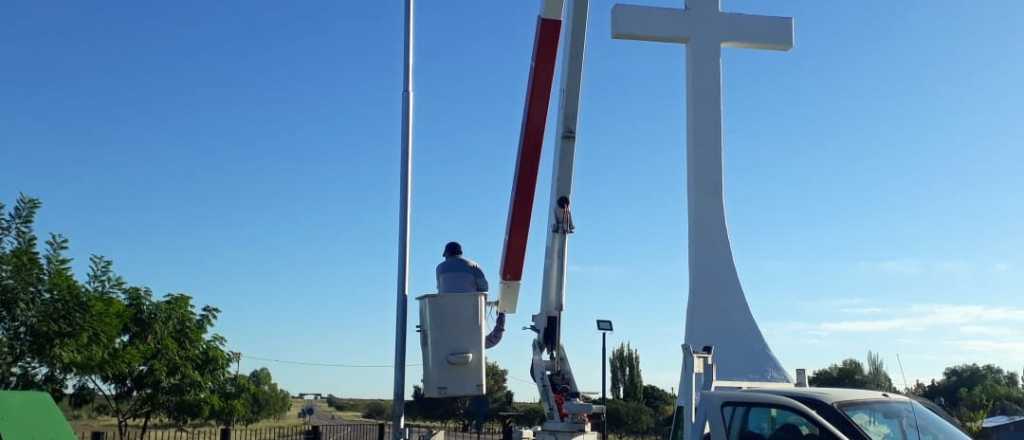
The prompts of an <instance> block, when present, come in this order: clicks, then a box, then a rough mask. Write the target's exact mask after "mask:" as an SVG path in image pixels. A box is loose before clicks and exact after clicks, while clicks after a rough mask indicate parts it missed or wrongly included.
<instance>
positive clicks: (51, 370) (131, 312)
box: [0, 194, 289, 438]
mask: <svg viewBox="0 0 1024 440" xmlns="http://www.w3.org/2000/svg"><path fill="white" fill-rule="evenodd" d="M41 206H42V204H41V203H40V202H39V200H37V199H34V198H31V197H28V196H26V195H24V194H22V195H20V196H19V197H18V200H17V202H16V203H15V206H14V208H13V209H11V210H10V212H7V210H6V207H5V206H4V205H3V204H0V389H43V390H47V391H49V392H50V393H51V394H52V395H53V396H54V398H55V399H56V400H57V401H59V402H62V403H64V404H66V405H68V406H70V407H74V408H79V409H86V408H87V409H88V412H89V413H93V412H95V413H99V414H105V415H110V416H113V417H114V418H116V420H117V423H118V428H119V434H120V435H121V436H122V438H123V436H124V435H125V434H126V432H127V427H128V423H129V421H141V422H142V423H141V425H142V431H141V433H140V438H144V436H145V433H146V430H147V428H148V426H149V422H150V421H151V420H153V419H155V418H162V419H167V420H169V421H171V422H174V423H177V424H185V423H188V422H190V421H193V420H209V419H210V418H211V414H213V413H215V412H216V411H228V412H231V411H234V414H235V416H232V417H230V420H238V419H239V417H242V416H243V415H240V414H241V413H239V408H238V407H237V405H236V407H235V408H233V409H230V408H228V407H229V406H231V405H229V404H227V403H225V402H230V401H232V399H233V398H235V396H236V395H244V393H249V392H251V393H254V394H251V396H252V397H251V398H250V399H248V400H247V404H246V408H248V409H247V410H248V411H249V414H244V417H247V418H248V420H251V419H252V418H253V417H258V418H263V417H267V416H270V415H272V414H279V413H280V412H282V411H284V410H286V409H287V405H288V404H289V403H288V401H287V393H286V392H284V391H281V390H278V389H277V385H276V384H273V382H272V381H271V380H270V373H269V372H268V371H266V370H257V371H256V372H254V373H253V374H252V375H250V376H249V377H247V378H246V379H244V380H243V379H241V378H237V377H236V378H230V377H229V374H228V370H227V367H228V364H229V361H230V358H229V356H228V355H227V353H226V352H225V351H224V345H225V341H224V339H223V338H222V337H220V336H219V335H216V334H212V333H211V331H212V327H213V324H214V322H215V321H216V319H217V314H218V313H219V311H218V310H217V309H216V308H214V307H209V306H206V307H202V308H200V309H198V310H196V307H195V306H194V305H193V304H192V299H191V298H190V297H189V296H187V295H184V294H170V295H166V296H164V297H162V298H154V297H153V294H152V292H151V291H150V290H149V289H147V288H145V287H137V286H129V285H127V284H126V283H125V282H124V280H123V279H122V278H121V277H119V276H117V275H116V274H115V273H114V271H113V264H112V263H111V261H110V260H107V259H105V258H103V257H100V256H95V255H94V256H92V257H91V258H90V261H89V263H90V265H89V272H88V276H87V278H86V280H85V281H84V282H80V281H78V280H77V279H76V278H75V276H74V273H73V271H72V269H71V258H69V257H67V256H66V255H65V253H66V251H67V250H68V246H69V242H68V240H67V239H66V238H64V237H63V236H61V235H57V234H54V235H51V236H50V238H49V239H48V240H46V243H45V250H44V251H43V252H42V253H40V252H39V250H38V249H37V247H38V239H37V238H36V235H35V232H34V230H33V225H34V222H35V217H36V214H37V212H38V211H39V209H40V207H41ZM67 390H71V391H72V393H71V395H70V396H65V392H66V391H67ZM239 393H242V394H239ZM282 396H283V402H284V403H283V404H282ZM65 397H67V398H66V399H65ZM282 405H283V408H284V409H282Z"/></svg>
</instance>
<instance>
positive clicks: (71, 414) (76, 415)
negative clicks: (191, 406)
mask: <svg viewBox="0 0 1024 440" xmlns="http://www.w3.org/2000/svg"><path fill="white" fill-rule="evenodd" d="M291 403H292V405H291V408H290V409H289V410H288V412H287V413H286V414H285V415H284V416H282V417H280V418H278V419H270V420H263V421H261V422H259V423H255V424H252V425H249V426H247V427H245V428H272V427H288V426H302V425H305V424H306V420H304V419H302V418H299V410H301V409H302V408H304V407H305V406H307V405H313V406H314V407H315V408H316V410H315V413H316V414H317V418H318V420H320V421H324V420H337V421H338V423H342V422H352V421H365V419H363V418H362V417H361V414H360V412H359V411H357V410H353V411H337V410H335V409H333V408H331V407H329V406H327V401H326V400H303V399H292V402H291ZM332 416H333V417H332ZM65 417H67V418H68V421H69V422H70V423H71V428H72V430H74V431H75V432H91V431H115V430H117V420H116V419H114V418H113V417H107V416H93V415H91V414H88V412H87V411H70V410H67V409H65ZM131 426H132V427H135V428H138V427H141V426H142V424H141V422H139V423H133V424H132V425H131ZM217 427H218V426H217V425H216V424H214V423H196V424H191V425H189V426H187V427H185V429H186V430H195V429H212V428H217ZM149 429H150V430H152V431H168V430H170V431H173V430H177V429H178V428H177V427H176V426H174V425H173V424H170V423H168V422H167V421H165V420H155V421H151V422H150V425H149Z"/></svg>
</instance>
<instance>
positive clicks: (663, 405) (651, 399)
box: [644, 385, 676, 420]
mask: <svg viewBox="0 0 1024 440" xmlns="http://www.w3.org/2000/svg"><path fill="white" fill-rule="evenodd" d="M644 406H646V407H648V408H650V409H651V411H652V412H653V413H654V415H655V417H657V418H658V419H659V420H660V419H661V418H663V417H666V416H668V417H672V412H673V411H675V409H676V396H674V395H673V394H671V393H669V392H668V391H665V390H663V389H661V388H658V387H657V386H654V385H644Z"/></svg>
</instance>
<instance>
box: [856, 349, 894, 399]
mask: <svg viewBox="0 0 1024 440" xmlns="http://www.w3.org/2000/svg"><path fill="white" fill-rule="evenodd" d="M867 361H868V362H867V363H868V371H867V373H866V375H865V378H864V380H865V382H866V385H865V388H867V389H869V390H877V391H890V392H892V391H896V387H895V386H893V384H892V378H890V377H889V373H888V372H886V371H885V362H883V361H882V357H881V356H879V355H878V353H872V352H871V351H870V350H869V351H868V359H867Z"/></svg>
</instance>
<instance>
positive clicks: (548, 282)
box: [531, 0, 604, 439]
mask: <svg viewBox="0 0 1024 440" xmlns="http://www.w3.org/2000/svg"><path fill="white" fill-rule="evenodd" d="M568 3H569V4H568V7H567V8H565V14H566V17H565V18H564V19H563V23H564V26H566V27H565V32H564V33H563V43H562V47H563V49H562V59H561V64H562V78H561V80H562V82H561V93H560V101H559V105H558V114H557V128H556V137H555V151H554V169H553V171H552V176H551V200H550V202H549V203H550V205H549V206H550V211H549V219H548V223H547V245H546V247H545V254H544V275H543V278H542V284H541V303H540V311H539V312H538V313H537V314H536V315H534V316H533V323H534V328H535V330H536V331H537V339H536V340H535V341H534V344H533V363H532V376H533V380H534V382H535V383H536V384H537V391H538V392H539V394H540V396H541V401H542V403H543V406H544V412H545V415H546V421H545V422H544V425H543V427H542V429H541V431H537V432H533V433H531V435H533V436H534V438H537V439H541V438H545V439H581V438H594V437H595V436H596V434H595V433H593V432H591V431H590V421H589V417H588V416H589V414H593V413H600V412H603V411H604V408H603V407H600V406H596V405H589V404H584V403H583V402H582V400H581V399H580V393H579V388H578V387H577V385H576V379H575V378H574V377H573V374H572V368H571V367H570V365H569V358H568V356H566V353H565V349H564V347H563V346H562V344H561V320H562V311H563V310H564V303H565V272H566V257H567V245H568V235H569V234H570V233H572V232H573V224H572V216H571V215H570V211H569V202H570V200H571V197H572V181H573V161H574V158H575V154H576V131H577V130H576V127H577V123H578V120H579V110H580V87H581V84H582V81H583V59H584V52H585V51H586V37H587V16H588V13H589V7H590V4H589V0H569V2H568Z"/></svg>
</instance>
